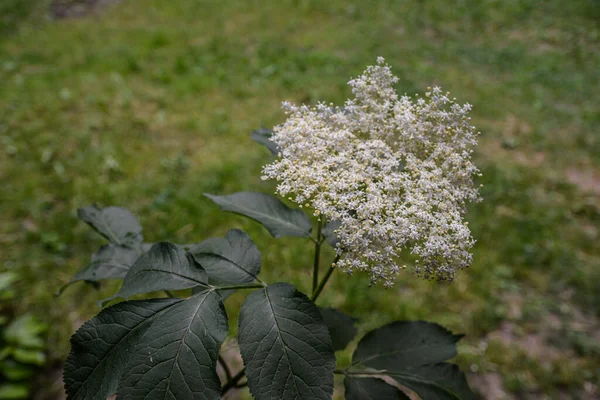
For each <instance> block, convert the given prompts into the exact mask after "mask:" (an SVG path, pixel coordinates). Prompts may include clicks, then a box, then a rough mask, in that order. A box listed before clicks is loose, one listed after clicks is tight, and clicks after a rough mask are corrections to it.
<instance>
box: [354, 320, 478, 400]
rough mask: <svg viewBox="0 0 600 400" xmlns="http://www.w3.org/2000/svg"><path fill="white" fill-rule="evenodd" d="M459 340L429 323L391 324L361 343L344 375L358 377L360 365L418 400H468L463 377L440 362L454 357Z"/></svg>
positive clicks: (467, 389) (369, 335)
mask: <svg viewBox="0 0 600 400" xmlns="http://www.w3.org/2000/svg"><path fill="white" fill-rule="evenodd" d="M461 337H462V336H461V335H454V334H452V333H451V332H450V331H448V330H447V329H445V328H443V327H442V326H440V325H437V324H434V323H431V322H425V321H397V322H393V323H391V324H388V325H385V326H383V327H381V328H378V329H375V330H373V331H371V332H369V333H368V334H367V335H365V336H364V337H363V338H362V339H361V341H360V342H359V343H358V346H357V348H356V350H355V352H354V355H353V356H352V366H351V367H350V369H349V371H348V373H350V374H360V373H361V371H360V370H358V369H359V368H360V367H357V366H359V365H360V366H363V367H368V368H371V369H375V370H378V371H380V373H381V374H383V375H387V376H389V377H391V378H393V379H394V380H396V382H398V383H399V384H400V385H402V386H405V387H408V388H410V389H412V390H413V391H414V392H415V393H417V394H418V395H419V396H420V397H421V398H422V399H426V400H429V399H433V400H472V399H474V398H475V396H474V394H473V392H472V391H471V389H469V386H468V384H467V382H466V379H465V377H464V374H463V373H462V372H460V370H459V369H458V367H456V366H455V365H452V364H448V363H444V362H443V361H446V360H448V359H450V358H452V357H454V356H456V342H457V341H458V340H460V338H461ZM347 376H348V375H347Z"/></svg>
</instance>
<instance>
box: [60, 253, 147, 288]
mask: <svg viewBox="0 0 600 400" xmlns="http://www.w3.org/2000/svg"><path fill="white" fill-rule="evenodd" d="M140 254H141V251H140V250H138V249H132V248H130V247H124V246H119V245H115V244H107V245H104V246H102V247H101V248H100V249H99V250H98V251H97V252H96V253H94V254H93V255H92V261H91V262H90V263H89V264H88V265H87V266H86V267H85V268H83V269H82V270H81V271H79V272H78V273H77V274H76V275H75V276H74V277H73V278H72V279H71V281H70V282H69V283H67V284H66V285H64V286H63V287H62V288H61V289H60V290H59V293H62V291H64V290H65V289H66V288H67V286H69V285H71V284H72V283H75V282H78V281H88V282H97V281H101V280H103V279H122V278H124V277H125V275H127V271H129V268H131V266H132V265H133V264H134V263H135V261H136V260H137V259H138V257H139V256H140Z"/></svg>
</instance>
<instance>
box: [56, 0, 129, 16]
mask: <svg viewBox="0 0 600 400" xmlns="http://www.w3.org/2000/svg"><path fill="white" fill-rule="evenodd" d="M120 1H121V0H54V1H53V2H52V3H50V15H51V16H52V18H54V19H63V18H76V17H84V16H86V15H89V14H92V13H95V12H97V11H98V10H99V9H101V8H103V7H105V6H108V5H111V4H114V3H118V2H120Z"/></svg>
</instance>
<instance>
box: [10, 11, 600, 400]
mask: <svg viewBox="0 0 600 400" xmlns="http://www.w3.org/2000/svg"><path fill="white" fill-rule="evenodd" d="M451 3H454V2H446V1H442V0H431V1H419V0H413V1H402V2H400V1H391V0H388V1H378V2H373V1H366V0H365V1H338V0H330V1H326V2H325V1H319V0H312V1H311V0H306V1H302V0H296V1H292V0H279V1H261V2H258V1H227V2H219V1H199V0H172V1H164V0H128V1H122V2H119V3H115V4H113V5H112V6H110V7H107V8H104V9H99V10H97V12H95V13H94V14H92V15H88V16H86V17H84V18H78V19H66V20H56V21H55V20H52V19H50V18H48V16H47V9H48V1H45V0H38V1H37V2H35V1H30V0H2V2H1V5H0V184H1V188H2V190H1V191H0V249H1V251H0V262H1V263H0V270H11V271H16V272H18V273H19V275H20V276H21V280H20V282H19V288H20V289H21V293H22V296H21V298H20V299H19V302H18V303H17V304H15V307H16V308H17V309H18V310H21V311H25V310H30V311H33V312H35V314H36V315H37V316H39V317H40V318H42V319H43V320H45V321H47V322H49V323H51V324H52V325H51V326H52V328H51V332H50V335H49V346H50V357H51V359H52V360H55V361H59V360H61V359H63V358H64V357H65V356H66V354H67V352H68V339H69V336H70V335H71V333H72V332H73V331H74V330H75V329H76V328H77V327H78V326H79V325H80V324H81V323H82V322H83V321H85V320H86V319H88V318H89V317H91V316H92V315H93V314H95V313H96V312H97V311H98V308H97V305H96V301H97V300H98V299H100V298H102V297H103V296H105V295H106V294H109V293H111V291H112V290H114V288H115V287H114V285H110V284H109V285H106V286H105V287H103V289H102V290H101V292H100V293H97V292H95V291H94V290H93V289H91V288H89V287H87V286H85V285H83V284H77V285H75V286H73V287H71V288H70V289H68V290H67V292H66V293H65V294H64V295H63V296H62V297H60V298H58V299H55V298H54V297H53V294H54V292H55V291H56V290H57V289H58V288H59V287H60V286H61V285H62V284H64V283H65V282H67V281H68V280H69V279H70V277H71V275H72V274H73V273H74V272H75V271H76V270H78V269H79V268H81V267H82V266H84V265H85V264H86V262H87V261H88V259H89V256H90V254H91V252H92V251H93V250H94V249H95V248H97V247H98V246H99V245H100V244H101V243H102V242H101V240H99V239H98V238H97V237H96V236H95V235H94V234H93V233H92V232H91V230H90V229H89V228H87V227H86V226H85V225H84V224H82V223H79V222H77V220H76V219H75V210H76V209H77V208H78V207H81V206H84V205H88V204H92V203H97V204H99V205H123V206H126V207H128V208H130V209H131V210H132V211H133V212H134V213H136V214H137V215H139V216H140V219H141V221H142V224H143V225H144V227H145V236H146V239H147V240H148V241H158V240H165V239H168V240H171V241H174V242H179V243H184V242H185V243H190V242H193V241H200V240H203V239H205V238H207V237H210V236H216V235H223V234H224V233H225V232H226V231H227V230H228V229H230V228H234V227H238V228H242V229H244V230H246V231H247V232H248V233H249V234H250V235H251V236H252V238H253V239H254V240H255V241H256V243H257V245H258V246H259V248H260V249H261V250H262V251H263V259H264V266H263V271H264V272H263V275H264V279H265V280H267V281H269V282H273V281H276V280H282V279H285V280H291V281H292V282H293V283H295V284H297V285H298V286H299V287H300V288H302V289H304V290H307V288H308V285H309V283H310V277H309V274H310V271H309V270H310V268H309V265H311V262H312V261H311V250H310V246H309V243H304V242H302V241H298V240H296V239H283V240H278V241H275V240H273V239H272V238H271V237H270V236H269V235H268V233H267V232H266V231H265V230H264V229H263V228H261V227H260V226H259V225H258V224H255V223H252V222H250V221H246V220H244V219H242V218H241V217H236V216H233V215H229V214H223V213H219V212H217V207H216V206H214V205H213V204H212V203H211V202H210V201H208V200H207V199H206V198H204V197H203V196H202V193H204V192H209V193H215V194H227V193H231V192H234V191H242V190H254V191H264V192H271V191H272V190H273V187H274V186H273V184H272V183H265V182H262V181H261V180H260V178H259V175H260V169H261V165H263V164H265V163H267V162H269V160H270V156H269V154H268V152H267V151H266V150H265V149H263V148H261V147H260V146H259V145H255V144H253V143H252V142H251V140H250V138H249V133H250V131H251V130H252V129H254V128H257V127H259V126H261V125H264V126H267V127H270V126H273V125H274V124H277V123H280V122H281V121H282V120H283V118H284V115H283V113H282V112H281V111H280V108H279V105H280V102H281V101H282V100H292V101H296V102H307V103H315V102H316V101H319V100H323V101H327V102H329V101H331V102H336V103H341V102H342V101H343V100H344V99H345V98H347V97H348V96H349V89H348V87H347V86H346V82H347V81H348V79H349V78H350V77H352V76H356V75H358V74H359V73H360V72H361V71H362V70H363V69H364V67H365V66H366V65H368V64H373V63H374V61H375V58H376V57H377V56H378V55H381V56H384V57H385V58H386V60H387V61H388V62H389V63H390V64H391V65H392V66H393V70H394V72H395V73H396V74H397V75H399V76H400V78H401V81H400V82H399V84H398V87H399V90H400V92H406V93H408V94H412V93H415V92H423V91H425V89H426V87H427V86H433V85H441V86H442V87H443V88H444V89H446V90H449V91H450V92H451V93H452V95H453V96H455V97H456V98H458V99H459V101H461V102H469V103H471V104H473V105H474V111H473V120H474V122H475V124H476V125H477V126H478V127H479V128H480V130H481V131H482V136H481V141H480V146H479V148H478V149H477V152H476V158H477V162H478V165H480V166H481V169H482V172H483V174H484V175H483V177H482V178H481V180H480V183H482V184H483V185H484V186H483V188H482V190H481V192H482V196H483V197H484V201H483V202H482V203H480V204H478V205H476V206H474V207H472V208H471V211H470V213H469V216H468V218H469V221H470V223H471V227H472V230H473V234H474V236H475V238H477V239H478V244H477V245H476V248H475V254H474V260H475V262H474V264H473V266H472V268H471V269H469V270H467V271H465V272H463V273H462V274H461V275H460V277H459V278H458V279H457V280H456V282H454V283H453V284H451V285H444V286H440V285H437V284H435V283H431V282H425V281H420V280H417V279H415V278H414V277H412V276H410V275H408V274H407V275H406V276H402V277H400V279H399V280H398V284H397V285H396V286H395V287H394V289H391V290H384V289H383V288H381V287H373V288H369V287H368V279H367V278H366V276H361V275H357V276H353V277H351V278H349V277H347V276H344V275H343V274H341V273H339V274H338V275H337V276H335V277H334V279H333V281H332V282H331V283H330V286H329V287H328V289H329V290H328V291H327V292H325V294H324V295H323V296H322V297H321V299H320V303H322V304H330V305H333V306H336V307H338V308H340V309H343V310H345V311H347V312H350V313H352V314H354V315H356V316H358V317H360V318H361V320H362V322H363V325H362V327H363V331H365V330H367V329H371V328H373V327H376V326H379V325H381V324H383V323H386V322H389V321H391V320H394V319H399V318H424V319H429V320H435V321H437V322H439V323H442V324H444V325H446V326H448V327H450V328H451V329H453V330H454V331H457V332H464V333H465V334H466V335H467V336H466V338H465V339H464V343H463V344H462V346H461V347H460V352H461V355H460V356H459V359H458V362H459V363H460V364H461V366H462V367H463V368H464V369H465V370H468V371H471V374H470V379H471V382H472V383H473V385H474V386H475V387H477V388H479V390H480V391H481V392H482V394H483V395H484V397H485V398H490V399H491V398H495V397H494V395H495V394H498V395H500V394H501V393H502V392H505V393H507V395H508V396H509V397H508V398H511V397H510V396H519V398H559V397H560V396H564V397H560V398H574V399H579V398H593V396H594V395H591V394H589V393H591V392H592V391H593V390H596V395H598V393H599V392H598V391H599V390H600V389H598V387H597V386H594V383H596V384H597V382H600V344H599V343H600V322H599V319H598V318H599V316H600V294H599V292H600V291H599V284H598V282H599V281H600V246H598V237H599V231H598V230H599V227H600V113H599V110H600V104H599V94H600V69H599V68H598V65H600V50H599V49H600V47H599V44H600V43H599V42H600V27H599V24H598V21H599V20H600V3H599V2H598V1H596V0H571V1H568V2H564V1H559V0H549V1H545V2H538V1H517V0H507V1H492V0H488V1H481V0H463V1H461V2H458V4H451ZM326 256H331V253H328V254H326ZM242 300H243V297H240V296H235V297H234V298H232V300H231V301H230V303H229V304H231V305H232V307H231V310H233V308H234V307H233V306H234V305H235V304H236V303H238V304H239V303H240V302H241V301H242ZM229 314H230V316H231V317H232V320H235V314H234V313H233V312H232V311H230V313H229ZM350 354H351V353H350V352H346V353H343V354H341V355H340V357H341V359H342V360H346V361H347V360H348V359H349V357H350ZM585 391H587V393H588V394H587V395H586V394H585V393H584V392H585ZM544 396H546V397H544ZM586 396H588V397H586ZM49 398H50V397H49ZM497 398H502V397H497Z"/></svg>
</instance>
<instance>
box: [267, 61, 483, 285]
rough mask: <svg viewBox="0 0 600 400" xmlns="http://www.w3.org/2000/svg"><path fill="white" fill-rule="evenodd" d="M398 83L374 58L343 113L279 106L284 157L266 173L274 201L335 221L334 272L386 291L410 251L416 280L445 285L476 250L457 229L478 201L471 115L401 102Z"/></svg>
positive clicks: (436, 103) (432, 98)
mask: <svg viewBox="0 0 600 400" xmlns="http://www.w3.org/2000/svg"><path fill="white" fill-rule="evenodd" d="M397 81H398V78H396V77H395V76H394V75H393V74H392V72H391V70H390V67H389V66H388V65H386V64H385V61H384V60H383V58H381V57H379V58H378V59H377V65H375V66H370V67H367V69H366V71H365V72H364V73H363V75H361V76H359V77H358V78H356V79H353V80H351V81H350V82H349V85H350V87H351V88H352V92H353V94H354V98H353V99H350V100H347V101H346V103H345V104H344V107H343V108H342V109H340V108H336V107H334V106H333V105H325V104H323V103H319V104H317V105H316V106H314V107H308V106H306V105H302V106H296V105H294V104H291V103H289V102H285V103H283V109H284V110H285V111H286V113H287V114H288V118H287V120H286V121H285V122H284V123H283V124H281V125H279V126H277V127H276V128H275V130H274V134H273V136H272V138H271V140H272V141H273V142H275V143H276V144H277V145H278V146H279V149H280V154H279V156H278V159H277V160H276V161H275V162H273V163H272V164H270V165H267V166H265V167H264V170H263V173H264V176H265V177H267V178H270V179H275V180H277V181H278V182H279V184H278V186H277V193H278V194H280V195H282V196H284V197H287V198H290V199H291V200H293V201H294V202H296V203H298V204H300V206H301V207H302V206H303V205H304V206H305V207H312V208H313V209H314V210H315V215H317V216H324V217H325V218H326V220H329V221H333V220H336V221H340V223H341V226H340V227H339V229H337V230H336V233H337V235H338V237H339V244H338V247H337V254H338V256H339V260H338V262H337V266H338V267H340V268H343V269H345V270H346V271H347V272H348V273H352V272H353V271H355V270H361V271H363V270H364V271H369V272H370V274H371V280H372V281H373V282H377V281H383V283H384V285H386V286H391V285H392V284H393V282H394V278H395V275H396V274H397V273H398V271H399V270H400V268H399V267H398V266H397V262H399V261H400V255H401V253H402V251H403V250H405V249H408V250H409V251H410V252H411V253H412V254H414V255H415V256H416V257H417V260H416V267H415V270H416V272H417V273H418V274H419V275H421V276H423V277H425V278H434V279H438V280H451V279H452V278H453V277H454V275H455V272H456V271H457V270H459V269H461V268H465V267H467V266H468V265H469V264H470V263H471V254H470V253H469V250H470V248H471V247H472V246H473V244H474V240H473V238H472V237H471V233H470V231H469V228H468V226H467V223H466V222H465V221H464V220H463V215H464V212H465V207H466V205H467V204H468V203H469V202H472V201H476V200H478V199H479V197H478V192H477V189H475V188H474V187H473V179H472V177H473V176H474V175H478V174H479V171H478V169H477V168H476V167H475V165H473V163H472V161H471V153H472V147H473V146H474V145H475V144H476V137H477V135H478V133H477V132H476V130H475V128H474V127H473V126H472V125H471V124H470V118H469V116H468V112H469V111H470V110H471V106H470V105H469V104H465V105H462V106H461V105H459V104H457V103H455V102H454V100H451V98H450V97H449V94H448V93H443V92H442V90H441V89H440V88H438V87H434V88H429V89H428V92H427V93H426V97H425V98H423V97H419V98H418V99H417V100H416V102H415V101H413V100H411V99H410V98H409V97H407V96H402V97H399V96H398V95H397V93H396V91H395V90H394V87H393V86H394V84H395V83H396V82H397Z"/></svg>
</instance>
